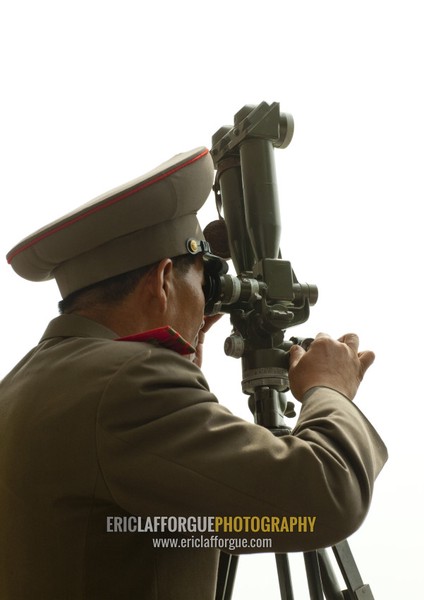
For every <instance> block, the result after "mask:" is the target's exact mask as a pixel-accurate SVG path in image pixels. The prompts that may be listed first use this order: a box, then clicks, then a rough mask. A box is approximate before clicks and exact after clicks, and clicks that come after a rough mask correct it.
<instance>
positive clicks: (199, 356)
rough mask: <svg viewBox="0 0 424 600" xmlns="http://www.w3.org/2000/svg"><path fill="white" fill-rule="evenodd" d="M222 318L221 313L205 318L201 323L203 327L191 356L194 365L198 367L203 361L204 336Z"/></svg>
mask: <svg viewBox="0 0 424 600" xmlns="http://www.w3.org/2000/svg"><path fill="white" fill-rule="evenodd" d="M221 317H222V313H218V314H216V315H212V316H210V317H208V316H205V318H204V321H203V327H202V328H201V329H200V331H199V335H198V337H197V346H196V354H194V355H191V356H192V357H193V358H192V360H193V362H194V364H196V365H197V366H198V367H201V366H202V360H203V344H204V342H205V334H206V332H207V331H209V329H210V328H211V327H212V325H214V324H215V323H216V322H217V321H219V319H220V318H221Z"/></svg>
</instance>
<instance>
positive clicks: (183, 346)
mask: <svg viewBox="0 0 424 600" xmlns="http://www.w3.org/2000/svg"><path fill="white" fill-rule="evenodd" d="M115 341H117V342H146V343H148V344H149V343H150V344H151V343H156V344H158V345H159V346H163V347H164V348H168V349H169V350H174V351H175V352H178V354H193V352H196V349H195V348H193V346H192V345H191V344H189V343H188V342H187V341H186V340H185V339H184V338H183V337H182V336H181V335H180V334H179V333H177V332H176V331H175V329H172V327H170V326H169V325H167V326H166V327H159V328H158V329H151V330H150V331H144V332H143V333H136V334H134V335H128V336H126V337H121V338H117V339H116V340H115Z"/></svg>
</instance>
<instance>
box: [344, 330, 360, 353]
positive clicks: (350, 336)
mask: <svg viewBox="0 0 424 600" xmlns="http://www.w3.org/2000/svg"><path fill="white" fill-rule="evenodd" d="M339 342H342V343H343V344H346V346H349V348H352V350H354V351H355V352H358V348H359V337H358V336H357V335H356V333H345V334H344V335H342V337H341V338H339Z"/></svg>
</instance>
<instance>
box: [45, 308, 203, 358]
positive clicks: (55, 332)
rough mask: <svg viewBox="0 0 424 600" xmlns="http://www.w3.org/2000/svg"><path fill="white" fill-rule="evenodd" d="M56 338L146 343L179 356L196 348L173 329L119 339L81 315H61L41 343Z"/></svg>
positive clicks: (168, 328)
mask: <svg viewBox="0 0 424 600" xmlns="http://www.w3.org/2000/svg"><path fill="white" fill-rule="evenodd" d="M56 337H88V338H90V337H93V338H104V339H109V340H116V341H118V342H145V343H150V344H156V345H158V346H163V347H164V348H168V349H170V350H174V351H175V352H178V354H192V353H193V352H195V351H196V350H195V348H193V346H192V345H191V344H189V343H188V342H187V341H186V340H185V339H184V338H183V337H182V336H181V335H180V334H179V333H177V332H176V331H175V330H174V329H172V327H170V326H169V325H167V326H166V327H160V328H158V329H152V330H150V331H144V332H142V333H137V334H134V335H129V336H126V337H122V338H119V337H118V335H117V334H116V333H115V332H114V331H112V330H111V329H108V328H107V327H104V326H103V325H100V323H97V322H96V321H93V320H91V319H87V318H86V317H81V316H79V315H60V316H59V317H56V319H53V321H51V322H50V323H49V325H48V327H47V329H46V331H45V332H44V335H43V337H42V338H41V340H40V341H41V342H43V341H44V340H48V339H50V338H56Z"/></svg>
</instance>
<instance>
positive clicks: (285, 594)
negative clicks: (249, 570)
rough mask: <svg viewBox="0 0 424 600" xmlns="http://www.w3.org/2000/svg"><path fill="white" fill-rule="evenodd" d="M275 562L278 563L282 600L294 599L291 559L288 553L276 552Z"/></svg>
mask: <svg viewBox="0 0 424 600" xmlns="http://www.w3.org/2000/svg"><path fill="white" fill-rule="evenodd" d="M275 562H276V563H277V573H278V582H279V584H280V596H281V600H294V596H293V588H292V582H291V575H290V566H289V559H288V556H287V554H276V555H275Z"/></svg>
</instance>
